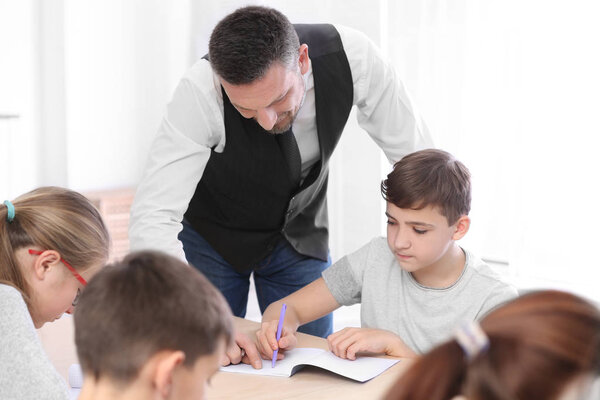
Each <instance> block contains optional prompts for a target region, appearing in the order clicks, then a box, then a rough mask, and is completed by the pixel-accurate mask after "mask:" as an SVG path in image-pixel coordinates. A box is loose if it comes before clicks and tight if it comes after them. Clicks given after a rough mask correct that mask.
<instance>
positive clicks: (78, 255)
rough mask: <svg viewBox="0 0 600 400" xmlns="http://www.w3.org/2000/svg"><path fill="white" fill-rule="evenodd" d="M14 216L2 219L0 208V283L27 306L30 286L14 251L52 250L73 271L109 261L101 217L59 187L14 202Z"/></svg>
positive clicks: (3, 213) (78, 196) (4, 215)
mask: <svg viewBox="0 0 600 400" xmlns="http://www.w3.org/2000/svg"><path fill="white" fill-rule="evenodd" d="M12 204H13V206H14V207H15V217H14V219H13V220H12V222H9V221H8V220H7V212H8V211H7V208H6V206H5V205H4V204H0V282H3V283H8V284H10V285H12V286H14V287H15V288H17V289H18V290H19V291H21V293H22V294H23V298H24V299H25V301H26V302H27V304H28V305H29V306H30V302H29V298H30V296H31V293H29V287H28V286H27V283H26V281H25V278H24V276H23V273H22V271H21V268H20V266H19V264H18V262H17V259H16V256H15V252H16V251H17V250H19V249H21V248H23V247H30V246H39V247H41V248H42V249H44V250H55V251H57V252H59V253H60V256H61V257H62V258H63V259H65V260H66V261H67V262H68V263H69V264H71V265H72V266H73V268H75V269H77V270H78V271H84V270H85V269H87V268H89V267H91V266H92V265H96V264H104V263H105V262H106V260H107V259H108V252H109V246H110V237H109V234H108V230H107V229H106V226H105V224H104V222H103V221H102V217H101V216H100V213H99V212H98V210H96V208H95V207H94V206H93V205H92V203H90V201H89V200H88V199H86V198H85V197H84V196H83V195H81V194H79V193H77V192H74V191H72V190H69V189H64V188H60V187H53V186H48V187H41V188H38V189H35V190H32V191H31V192H28V193H25V194H23V195H21V196H19V197H17V198H16V199H15V200H14V201H13V202H12Z"/></svg>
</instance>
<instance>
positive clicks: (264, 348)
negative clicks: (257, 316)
mask: <svg viewBox="0 0 600 400" xmlns="http://www.w3.org/2000/svg"><path fill="white" fill-rule="evenodd" d="M278 324H279V321H277V320H273V321H270V322H263V323H262V324H261V327H260V329H259V330H257V331H256V347H257V349H258V352H259V353H260V356H261V357H262V358H264V359H265V360H271V359H272V358H273V352H274V351H275V350H277V349H279V352H278V353H277V359H278V360H281V359H283V358H284V357H285V354H283V351H285V350H290V349H292V348H294V347H296V343H297V341H298V340H297V339H296V335H295V333H296V331H295V330H294V329H291V328H290V327H288V326H286V325H285V324H284V325H283V327H282V328H281V337H280V339H279V343H277V325H278Z"/></svg>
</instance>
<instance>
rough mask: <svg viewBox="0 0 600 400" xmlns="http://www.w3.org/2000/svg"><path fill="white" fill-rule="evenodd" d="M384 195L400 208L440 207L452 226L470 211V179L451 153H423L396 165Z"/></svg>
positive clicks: (383, 187)
mask: <svg viewBox="0 0 600 400" xmlns="http://www.w3.org/2000/svg"><path fill="white" fill-rule="evenodd" d="M381 194H382V195H383V197H384V199H385V200H386V201H388V202H389V203H392V204H394V205H395V206H396V207H398V208H405V209H406V208H410V209H415V210H419V209H422V208H425V207H427V206H432V207H437V208H438V209H439V211H440V213H441V214H442V215H443V216H445V217H446V219H447V220H448V225H453V224H454V223H455V222H456V221H457V220H458V219H459V218H460V217H461V216H462V215H468V214H469V211H470V209H471V175H470V173H469V170H468V169H467V168H466V167H465V166H464V165H463V163H461V162H460V161H458V160H457V159H456V158H454V157H453V156H452V155H451V154H450V153H448V152H445V151H443V150H437V149H426V150H421V151H417V152H414V153H411V154H408V155H407V156H405V157H403V158H402V159H401V160H400V161H398V162H397V163H396V164H394V169H393V170H392V172H390V173H389V174H388V176H387V179H385V180H384V181H383V182H382V183H381Z"/></svg>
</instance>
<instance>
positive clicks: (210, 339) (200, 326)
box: [75, 251, 233, 384]
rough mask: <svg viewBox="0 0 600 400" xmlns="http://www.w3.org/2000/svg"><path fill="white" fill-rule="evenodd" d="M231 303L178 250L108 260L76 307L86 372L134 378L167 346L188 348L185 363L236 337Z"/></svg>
mask: <svg viewBox="0 0 600 400" xmlns="http://www.w3.org/2000/svg"><path fill="white" fill-rule="evenodd" d="M232 332H233V326H232V316H231V311H230V310H229V306H228V305H227V303H226V302H225V299H224V298H223V296H222V295H221V293H220V292H219V291H218V290H217V289H215V287H214V286H213V285H212V284H211V283H210V282H209V281H208V280H207V279H206V278H205V277H204V276H203V275H202V274H200V273H199V272H198V271H196V270H195V269H194V268H192V267H190V266H188V265H187V264H185V263H184V262H182V261H180V260H179V259H177V258H174V257H172V256H169V255H166V254H163V253H159V252H153V251H143V252H137V253H132V254H130V255H128V256H127V257H125V258H124V259H123V261H121V262H117V263H115V264H113V265H108V266H107V267H105V268H104V269H103V270H102V271H101V272H99V273H98V274H97V275H96V276H94V278H92V280H91V282H90V283H89V285H88V286H87V288H86V289H85V290H84V292H83V293H82V295H81V298H80V301H79V304H78V305H77V308H76V309H75V344H76V345H77V355H78V356H79V361H80V363H81V368H82V370H83V372H84V373H85V374H90V375H92V376H94V377H95V379H99V378H100V377H109V378H110V379H111V380H113V381H115V382H120V383H122V384H128V383H130V382H131V381H132V380H133V379H135V377H136V376H137V375H138V373H139V371H140V370H141V369H142V367H143V365H144V364H145V363H146V362H147V361H148V359H150V358H151V357H152V356H153V355H154V354H156V353H157V352H159V351H161V350H181V351H183V352H184V353H185V361H184V365H185V366H187V367H192V366H193V365H194V363H195V362H196V360H197V359H198V358H199V357H201V356H204V355H208V354H212V353H214V352H215V351H216V349H217V346H218V344H219V341H220V340H223V339H225V340H226V341H227V342H228V343H229V341H230V340H231V337H232Z"/></svg>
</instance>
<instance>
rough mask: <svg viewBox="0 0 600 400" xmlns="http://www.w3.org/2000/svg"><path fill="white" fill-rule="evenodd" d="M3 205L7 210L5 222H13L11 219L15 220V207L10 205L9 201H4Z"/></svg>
mask: <svg viewBox="0 0 600 400" xmlns="http://www.w3.org/2000/svg"><path fill="white" fill-rule="evenodd" d="M4 205H5V206H6V209H7V210H8V212H7V214H6V220H7V221H8V222H13V219H15V206H13V203H11V202H10V201H9V200H4Z"/></svg>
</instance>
